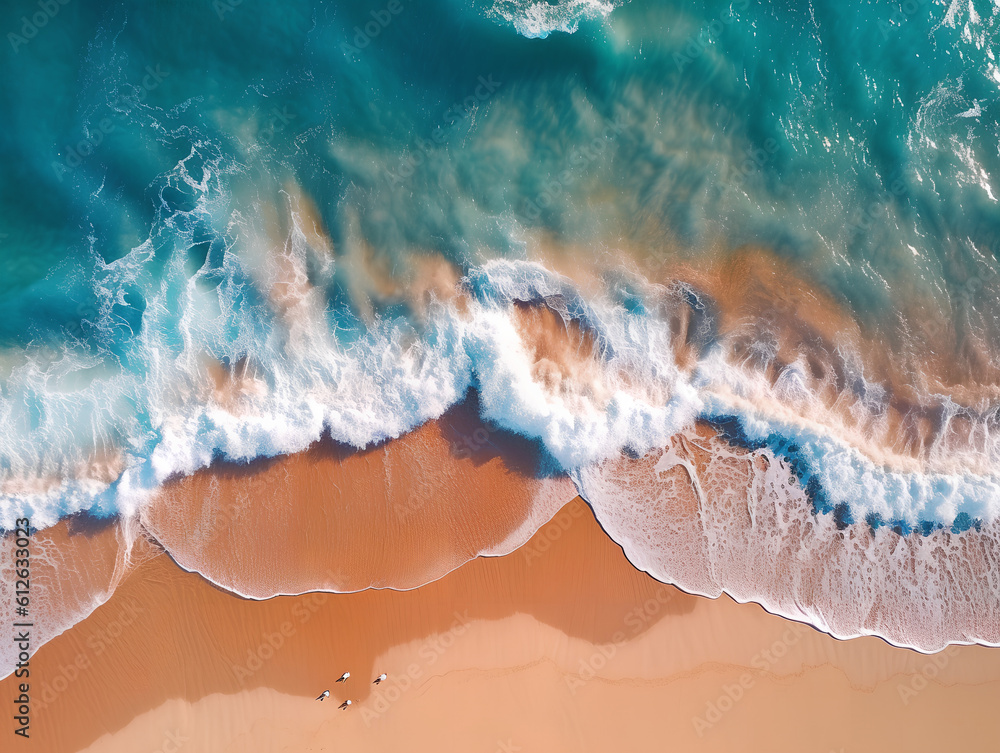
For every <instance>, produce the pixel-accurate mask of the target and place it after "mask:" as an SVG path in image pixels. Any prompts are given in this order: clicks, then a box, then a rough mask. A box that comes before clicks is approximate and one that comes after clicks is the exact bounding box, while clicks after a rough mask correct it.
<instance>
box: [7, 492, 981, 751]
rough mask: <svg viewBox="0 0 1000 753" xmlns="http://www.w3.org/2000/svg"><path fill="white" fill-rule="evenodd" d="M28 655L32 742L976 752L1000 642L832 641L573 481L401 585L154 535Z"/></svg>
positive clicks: (250, 747) (138, 747)
mask: <svg viewBox="0 0 1000 753" xmlns="http://www.w3.org/2000/svg"><path fill="white" fill-rule="evenodd" d="M348 670H349V671H350V672H351V675H352V676H351V678H350V680H348V681H347V682H346V683H340V684H338V683H335V682H334V681H335V680H336V678H337V677H339V676H340V675H341V674H342V673H343V672H344V671H348ZM380 672H386V673H388V675H389V680H387V681H386V682H385V683H384V684H382V685H381V686H380V687H376V686H373V685H372V684H371V681H372V679H373V678H374V677H375V676H376V675H377V674H378V673H380ZM32 676H33V684H34V691H33V701H34V703H33V705H34V708H33V712H32V726H31V734H32V738H31V741H30V742H29V743H27V744H26V745H25V746H24V747H25V748H26V749H28V748H30V749H31V750H38V751H51V752H52V753H63V752H65V753H71V752H73V751H79V750H84V749H86V750H91V751H95V752H98V751H99V752H100V753H116V752H117V751H122V752H123V753H126V752H127V753H136V752H137V751H150V752H152V751H161V752H162V753H170V752H171V751H176V750H184V751H185V752H187V751H191V752H192V753H194V752H195V751H212V753H218V752H219V751H275V750H289V751H300V750H301V751H305V750H316V751H320V750H359V751H361V750H373V751H374V750H404V749H405V750H444V751H475V750H482V751H486V753H492V752H494V751H502V750H503V751H510V750H522V751H563V750H565V751H608V750H631V751H647V750H648V751H660V750H663V749H664V744H665V741H667V740H669V742H670V746H671V748H672V749H675V750H706V751H715V750H718V751H735V750H752V751H808V750H816V751H822V752H823V753H827V752H828V751H831V750H833V751H840V750H843V751H885V750H908V751H923V750H927V751H932V750H933V751H938V750H942V749H948V750H950V749H955V750H965V751H988V750H993V749H994V747H995V740H996V736H997V733H998V732H1000V722H998V721H997V719H996V716H995V714H994V713H993V709H992V700H991V699H993V698H995V697H996V693H997V692H998V691H1000V652H998V651H995V650H992V649H987V648H983V647H978V646H974V647H953V648H950V649H948V650H947V651H945V652H943V653H941V654H938V655H936V656H930V657H928V656H923V655H920V654H917V653H915V652H912V651H907V650H904V649H897V648H893V647H891V646H888V645H887V644H885V643H884V642H882V641H880V640H878V639H875V638H862V639H856V640H852V641H844V642H841V641H836V640H834V639H832V638H830V637H829V636H827V635H825V634H822V633H819V632H817V631H815V630H813V629H811V628H808V627H805V626H801V625H797V624H796V623H791V622H788V621H786V620H783V619H781V618H778V617H775V616H772V615H769V614H767V613H766V612H764V610H763V609H761V608H760V607H758V606H757V605H753V604H747V605H741V604H736V603H734V602H732V601H731V600H729V599H728V598H726V597H723V598H722V599H719V600H717V601H711V600H707V599H703V598H700V597H695V596H690V595H687V594H684V593H682V592H680V591H678V590H677V589H674V588H672V587H669V586H664V585H662V584H660V583H657V582H656V581H654V580H653V579H651V578H649V577H648V576H646V575H645V574H643V573H640V572H638V571H637V570H635V569H634V568H633V567H632V566H631V565H630V564H629V563H628V561H627V560H626V559H625V557H624V555H623V554H622V552H621V550H620V549H619V548H618V547H617V546H616V545H615V544H614V543H613V542H612V541H611V540H610V539H608V537H607V536H606V535H605V534H604V533H603V531H602V530H601V529H600V527H599V525H598V524H597V522H596V521H595V520H594V518H593V516H592V514H591V513H590V510H589V508H588V507H587V506H586V505H585V504H584V503H583V502H582V501H581V500H579V499H576V500H574V501H573V502H571V503H570V504H569V505H567V506H566V507H565V508H564V509H563V510H562V511H560V512H559V513H558V514H557V515H556V517H555V518H554V519H553V520H552V521H551V522H550V523H548V524H547V525H546V526H544V527H543V528H542V529H541V530H539V531H538V532H537V533H536V535H535V536H533V537H532V539H531V540H530V541H529V542H528V543H527V544H526V545H525V546H524V547H522V548H521V549H519V550H517V551H515V552H513V553H512V554H510V555H507V556H504V557H492V558H480V559H477V560H475V561H473V562H470V563H468V564H467V565H465V566H463V567H461V568H459V569H458V570H456V571H454V572H452V573H450V574H448V575H446V576H445V577H443V578H441V579H440V580H438V581H436V582H434V583H431V584H428V585H426V586H424V587H421V588H418V589H415V590H412V591H405V592H399V591H392V590H366V591H362V592H359V593H353V594H307V595H303V596H297V597H278V598H275V599H270V600H267V601H262V602H255V601H251V600H246V599H240V598H237V597H234V596H232V595H231V594H228V593H226V592H224V591H222V590H221V589H219V588H217V587H215V586H212V585H211V584H209V583H208V582H206V581H205V579H204V578H202V577H201V576H199V575H197V574H193V573H188V572H185V571H183V570H182V569H180V568H179V567H178V566H177V565H176V564H175V563H173V562H172V561H171V559H170V558H169V557H168V556H167V555H161V556H158V557H155V558H153V559H151V560H148V561H146V562H145V563H144V564H142V565H140V566H138V567H137V568H136V569H135V570H134V571H133V572H132V573H131V574H130V575H129V577H128V578H127V579H126V580H125V581H124V582H123V583H122V585H121V586H120V587H119V588H118V590H117V591H116V593H115V594H114V596H113V597H112V599H111V600H110V601H109V602H108V603H107V604H105V605H104V606H102V607H100V608H99V609H98V610H97V611H96V612H95V613H94V614H93V615H92V616H91V617H90V618H88V619H87V620H85V621H83V622H82V623H80V624H78V625H76V626H75V627H74V628H72V629H71V630H69V631H68V632H67V633H65V634H63V635H61V636H59V637H58V638H56V639H55V640H53V641H52V642H51V643H49V644H48V645H46V646H45V647H44V648H43V649H42V650H41V651H40V652H39V653H38V654H37V655H36V656H35V657H34V658H33V659H32ZM0 687H2V693H0V695H2V696H3V697H6V696H9V695H10V693H11V691H12V690H13V682H12V678H8V679H7V680H5V681H4V682H3V683H0ZM326 689H329V690H330V691H331V698H330V699H328V700H327V701H324V702H316V701H314V700H313V699H314V698H315V697H316V696H317V695H318V694H319V693H320V692H321V691H323V690H326ZM346 697H350V698H352V699H353V700H354V701H355V703H354V705H353V706H352V707H351V708H350V709H348V710H346V711H340V710H338V709H337V706H338V705H339V704H340V702H341V701H342V700H343V699H344V698H346ZM8 734H9V733H8Z"/></svg>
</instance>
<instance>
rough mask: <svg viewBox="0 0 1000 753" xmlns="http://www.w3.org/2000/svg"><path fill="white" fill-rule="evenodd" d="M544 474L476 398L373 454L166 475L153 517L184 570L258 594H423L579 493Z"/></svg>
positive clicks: (149, 518) (310, 455) (527, 447)
mask: <svg viewBox="0 0 1000 753" xmlns="http://www.w3.org/2000/svg"><path fill="white" fill-rule="evenodd" d="M538 470H539V468H538V449H537V447H536V446H535V445H534V444H533V443H530V442H528V441H526V440H523V439H521V438H519V437H516V436H514V435H511V434H507V433H505V432H501V431H497V430H496V429H495V428H492V427H488V426H486V425H484V424H483V423H482V422H481V421H480V420H479V418H478V408H477V406H476V405H475V403H474V399H473V398H470V400H469V401H467V402H465V403H463V404H461V405H458V406H456V407H454V408H453V409H451V410H449V411H448V412H447V413H445V415H444V416H442V417H441V418H440V419H437V420H435V421H431V422H428V423H427V424H424V425H423V426H421V427H419V428H418V429H416V430H414V431H412V432H410V433H408V434H406V435H404V436H403V437H400V438H399V439H397V440H394V441H392V442H388V443H386V444H384V445H381V446H378V447H374V448H371V449H369V450H365V451H361V452H359V451H356V450H352V449H350V448H346V447H344V446H342V445H336V444H334V443H333V442H330V441H321V442H318V443H316V444H315V445H313V446H312V447H311V448H310V449H309V450H307V451H306V452H303V453H299V454H297V455H291V456H287V457H281V458H276V459H274V460H261V461H258V462H255V463H253V464H250V465H246V464H236V463H217V464H215V465H214V466H213V467H212V469H211V470H206V471H203V472H199V473H196V474H195V475H193V476H188V477H183V478H178V479H176V480H174V481H172V482H170V483H168V484H167V485H166V486H165V487H164V488H163V490H162V491H161V492H160V493H159V494H158V497H157V499H155V500H154V501H153V502H152V504H150V505H149V506H148V507H147V508H145V509H144V512H143V522H144V524H145V526H146V528H147V529H148V530H149V531H150V532H151V534H152V535H153V536H154V537H155V539H156V540H157V541H158V542H160V543H161V544H163V545H164V546H165V547H166V549H167V550H168V551H169V552H170V553H171V554H172V556H174V557H175V559H177V561H178V562H179V563H180V564H181V565H182V566H184V567H186V568H187V569H192V570H194V569H197V570H198V571H199V572H201V573H202V574H204V575H206V576H208V577H209V579H210V580H212V581H213V582H215V583H218V584H220V585H222V586H224V587H226V588H228V589H230V590H235V591H237V592H238V593H242V594H246V595H248V596H253V597H255V598H261V597H269V596H272V595H274V594H288V593H302V592H303V591H307V590H317V589H323V590H335V591H353V590H359V589H362V588H369V587H373V586H374V587H379V588H381V587H387V586H390V587H393V588H413V587H416V586H419V585H423V584H424V583H427V582H428V581H431V580H434V579H436V578H439V577H441V576H442V575H444V574H445V573H447V572H449V571H450V570H452V569H454V568H456V567H458V566H459V565H462V564H463V563H465V562H467V561H469V560H470V559H472V558H474V557H476V556H477V555H478V554H480V553H481V552H494V551H497V550H498V548H499V551H501V552H503V553H506V552H508V551H510V550H511V549H512V548H514V546H516V545H519V544H521V543H523V541H524V540H525V539H527V537H528V536H530V535H531V533H533V532H534V531H535V530H536V529H537V528H538V526H539V525H541V524H542V523H544V522H545V521H546V520H548V519H549V518H550V517H551V516H552V515H553V514H555V512H556V511H557V510H558V509H559V508H560V507H561V505H562V504H563V503H564V502H565V500H567V499H570V498H572V496H573V495H574V493H575V492H574V487H573V485H572V483H571V482H570V481H569V480H568V479H567V478H566V477H556V478H551V479H549V478H542V479H536V478H535V476H536V475H537V471H538ZM522 531H523V532H522ZM507 542H512V543H507Z"/></svg>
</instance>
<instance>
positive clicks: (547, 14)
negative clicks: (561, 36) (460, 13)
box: [491, 0, 620, 39]
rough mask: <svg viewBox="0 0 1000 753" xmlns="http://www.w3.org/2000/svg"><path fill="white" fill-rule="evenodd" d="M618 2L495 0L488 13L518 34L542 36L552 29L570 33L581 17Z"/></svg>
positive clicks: (606, 11) (606, 9) (609, 8)
mask: <svg viewBox="0 0 1000 753" xmlns="http://www.w3.org/2000/svg"><path fill="white" fill-rule="evenodd" d="M618 5H620V3H615V2H601V0H558V2H553V3H550V2H545V0H496V1H495V2H494V3H493V8H492V10H491V13H492V14H493V15H495V16H499V17H501V18H503V19H504V20H505V21H507V22H508V23H510V24H511V25H512V26H513V27H514V28H515V29H516V30H517V33H518V34H520V35H521V36H524V37H527V38H528V39H544V38H545V37H547V36H548V35H549V34H551V33H552V32H554V31H561V32H565V33H567V34H572V33H573V32H575V31H576V30H577V29H578V28H579V27H580V22H581V21H589V20H592V19H597V18H604V17H606V16H607V15H608V14H609V13H611V11H613V10H614V9H615V8H616V7H618Z"/></svg>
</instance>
